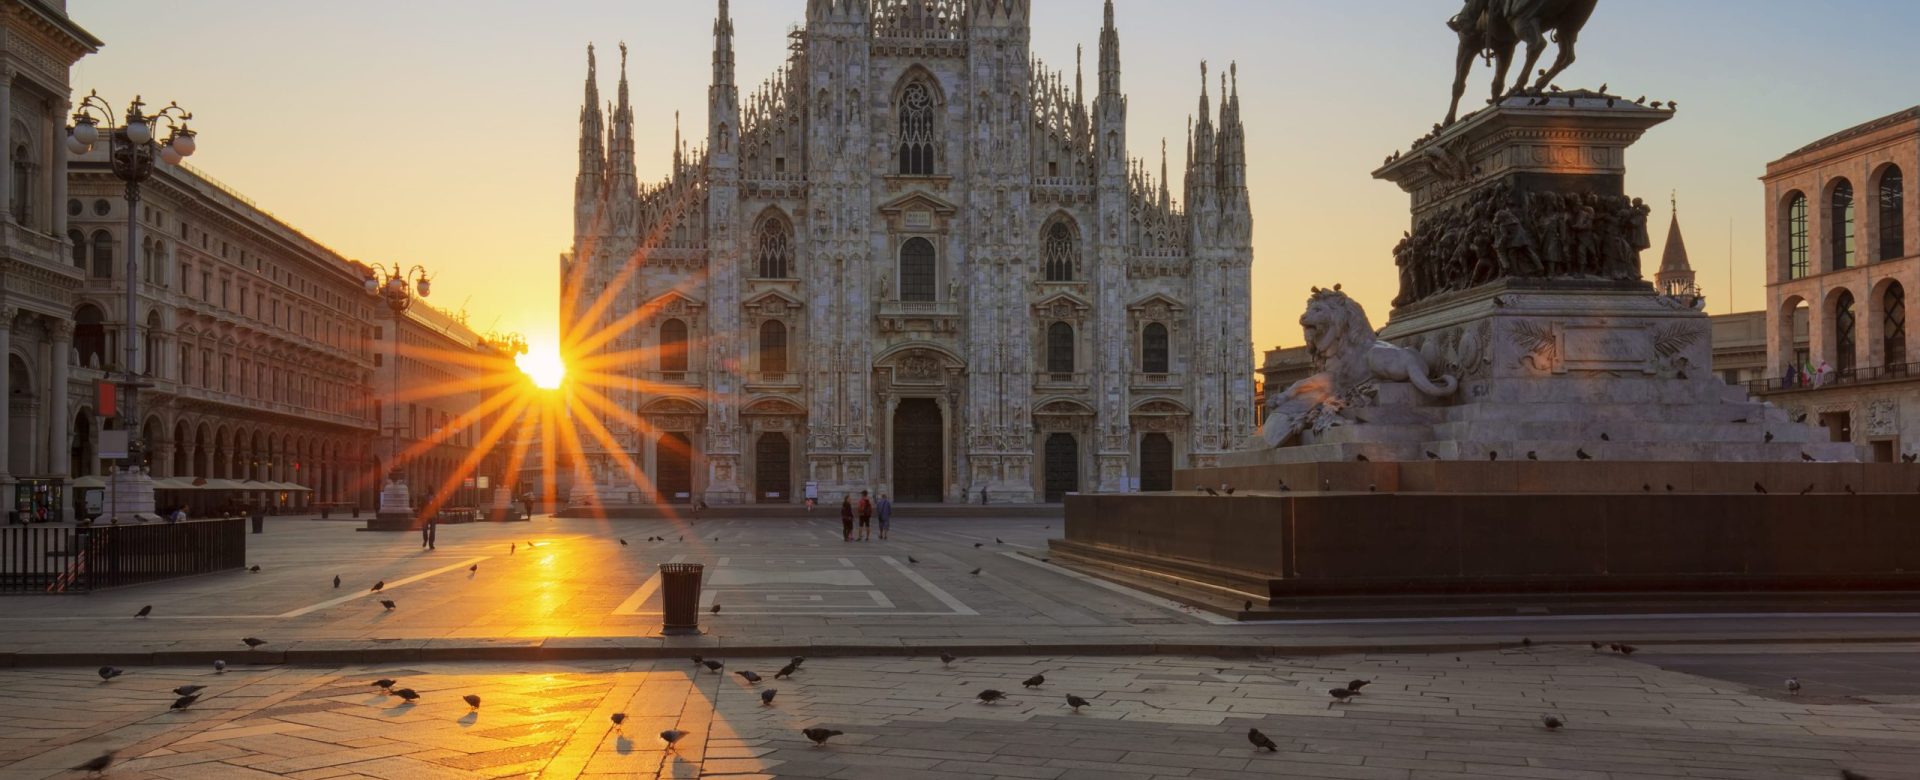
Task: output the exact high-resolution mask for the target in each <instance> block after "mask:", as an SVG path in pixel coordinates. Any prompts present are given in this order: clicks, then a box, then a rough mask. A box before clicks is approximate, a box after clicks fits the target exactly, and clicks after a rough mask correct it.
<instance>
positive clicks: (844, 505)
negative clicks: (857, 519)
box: [840, 496, 853, 542]
mask: <svg viewBox="0 0 1920 780" xmlns="http://www.w3.org/2000/svg"><path fill="white" fill-rule="evenodd" d="M840 541H843V542H851V541H853V497H852V496H841V497H840Z"/></svg>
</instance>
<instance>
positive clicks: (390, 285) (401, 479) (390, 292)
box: [363, 263, 433, 523]
mask: <svg viewBox="0 0 1920 780" xmlns="http://www.w3.org/2000/svg"><path fill="white" fill-rule="evenodd" d="M363 285H364V286H365V288H366V291H367V294H368V295H372V296H377V297H379V298H380V300H382V301H384V302H385V303H386V304H387V309H388V310H389V311H392V312H393V343H394V345H395V347H394V353H393V365H392V366H389V367H388V373H389V375H390V376H391V378H392V380H393V381H392V386H393V400H392V401H391V402H390V403H389V404H388V410H389V411H388V412H387V414H388V415H389V416H390V417H391V418H392V419H393V425H392V426H391V427H392V429H393V437H392V447H393V450H392V453H391V454H390V455H389V458H390V459H391V462H390V463H389V465H391V466H392V468H391V469H390V470H389V471H388V472H387V485H386V487H384V488H382V489H381V490H380V509H379V511H378V512H377V513H375V515H374V517H375V518H376V519H379V520H388V521H393V520H400V521H405V522H408V523H411V522H412V520H413V507H412V497H411V496H410V495H409V494H408V491H407V482H406V478H405V475H404V474H403V473H402V472H401V470H400V453H401V449H400V350H399V344H400V327H401V318H402V317H404V316H405V315H406V313H407V309H408V308H410V307H412V306H413V298H414V295H415V292H416V291H418V294H419V296H420V297H422V298H425V297H427V295H428V294H429V293H430V292H431V291H432V290H433V277H432V276H431V275H429V274H428V273H427V269H425V268H422V267H420V266H417V265H416V266H414V267H412V268H410V269H407V270H405V271H402V270H400V264H399V263H394V264H393V268H392V269H391V270H389V269H388V268H387V267H386V266H383V265H380V264H377V263H375V264H371V265H368V266H367V277H366V279H365V280H364V281H363Z"/></svg>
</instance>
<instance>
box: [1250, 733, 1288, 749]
mask: <svg viewBox="0 0 1920 780" xmlns="http://www.w3.org/2000/svg"><path fill="white" fill-rule="evenodd" d="M1247 741H1248V742H1252V743H1253V746H1254V747H1255V748H1266V749H1267V752H1268V753H1278V752H1280V746H1279V745H1276V744H1274V743H1273V738H1272V737H1269V736H1267V735H1265V734H1262V733H1260V730H1259V729H1247Z"/></svg>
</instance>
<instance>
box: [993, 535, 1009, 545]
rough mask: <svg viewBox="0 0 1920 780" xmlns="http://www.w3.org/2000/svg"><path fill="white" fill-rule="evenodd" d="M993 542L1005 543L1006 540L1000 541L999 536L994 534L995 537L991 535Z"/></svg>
mask: <svg viewBox="0 0 1920 780" xmlns="http://www.w3.org/2000/svg"><path fill="white" fill-rule="evenodd" d="M993 543H994V544H1006V542H1003V541H1000V537H998V536H996V537H993Z"/></svg>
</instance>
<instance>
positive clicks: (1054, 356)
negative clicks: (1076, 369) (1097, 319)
mask: <svg viewBox="0 0 1920 780" xmlns="http://www.w3.org/2000/svg"><path fill="white" fill-rule="evenodd" d="M1047 373H1049V374H1072V373H1073V326H1072V325H1068V324H1066V323H1064V322H1056V323H1054V324H1052V325H1048V326H1047Z"/></svg>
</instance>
